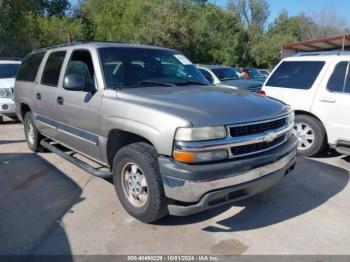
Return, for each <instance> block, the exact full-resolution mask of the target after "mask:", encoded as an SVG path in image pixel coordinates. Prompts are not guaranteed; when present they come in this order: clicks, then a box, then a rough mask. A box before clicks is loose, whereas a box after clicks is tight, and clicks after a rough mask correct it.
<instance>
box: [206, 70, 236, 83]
mask: <svg viewBox="0 0 350 262" xmlns="http://www.w3.org/2000/svg"><path fill="white" fill-rule="evenodd" d="M211 71H213V73H214V74H215V75H216V76H217V78H219V80H220V81H225V80H236V79H239V78H242V76H241V74H240V73H239V72H238V71H237V70H236V69H234V68H230V67H223V68H213V69H212V70H211Z"/></svg>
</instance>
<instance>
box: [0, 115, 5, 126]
mask: <svg viewBox="0 0 350 262" xmlns="http://www.w3.org/2000/svg"><path fill="white" fill-rule="evenodd" d="M2 122H4V117H3V116H0V124H1V123H2Z"/></svg>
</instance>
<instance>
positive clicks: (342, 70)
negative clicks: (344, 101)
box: [327, 62, 348, 92]
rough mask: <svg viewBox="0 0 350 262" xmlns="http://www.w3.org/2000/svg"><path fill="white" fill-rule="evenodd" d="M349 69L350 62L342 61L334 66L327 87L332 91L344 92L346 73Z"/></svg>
mask: <svg viewBox="0 0 350 262" xmlns="http://www.w3.org/2000/svg"><path fill="white" fill-rule="evenodd" d="M347 69H348V62H340V63H338V64H337V65H336V67H335V68H334V71H333V73H332V75H331V77H330V78H329V81H328V84H327V88H328V90H329V91H331V92H343V90H344V83H345V74H346V71H347Z"/></svg>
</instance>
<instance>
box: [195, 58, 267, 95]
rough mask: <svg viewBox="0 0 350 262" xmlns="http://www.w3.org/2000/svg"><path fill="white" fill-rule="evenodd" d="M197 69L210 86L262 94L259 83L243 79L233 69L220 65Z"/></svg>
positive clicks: (200, 66) (202, 66)
mask: <svg viewBox="0 0 350 262" xmlns="http://www.w3.org/2000/svg"><path fill="white" fill-rule="evenodd" d="M197 67H198V69H199V70H200V71H201V72H202V73H203V75H204V76H205V78H206V79H207V80H208V81H209V82H210V83H211V84H214V85H219V86H224V87H230V88H236V89H242V90H246V91H251V92H256V93H262V92H261V88H262V83H261V82H257V81H252V80H248V79H244V78H243V77H242V76H241V74H240V73H239V72H238V71H237V70H236V69H235V68H232V67H228V66H222V65H197Z"/></svg>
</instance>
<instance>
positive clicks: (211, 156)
mask: <svg viewBox="0 0 350 262" xmlns="http://www.w3.org/2000/svg"><path fill="white" fill-rule="evenodd" d="M173 157H174V159H175V160H176V161H179V162H184V163H199V162H210V161H215V160H222V159H227V158H228V152H227V150H225V149H223V150H215V151H209V152H182V151H176V150H175V151H174V152H173Z"/></svg>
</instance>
